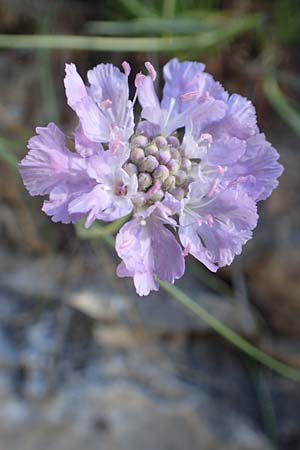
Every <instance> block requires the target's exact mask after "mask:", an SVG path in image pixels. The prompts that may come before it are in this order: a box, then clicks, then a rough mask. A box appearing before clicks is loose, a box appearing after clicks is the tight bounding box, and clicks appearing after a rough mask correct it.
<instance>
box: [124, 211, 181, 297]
mask: <svg viewBox="0 0 300 450" xmlns="http://www.w3.org/2000/svg"><path fill="white" fill-rule="evenodd" d="M116 250H117V253H118V255H119V257H120V258H121V259H122V260H123V261H122V263H121V265H120V266H119V270H118V275H119V276H132V277H133V280H134V284H135V287H136V290H137V293H138V294H139V295H148V294H149V292H150V291H151V290H157V289H158V284H157V279H161V280H163V281H168V282H170V283H174V281H175V280H176V279H178V278H180V277H181V276H182V275H183V273H184V269H185V264H184V256H183V253H182V249H181V247H180V245H179V244H178V242H177V241H176V239H175V237H174V235H173V234H172V233H171V232H170V231H169V230H168V229H167V228H165V226H164V225H163V222H162V220H161V217H160V216H159V215H158V216H156V214H155V212H154V213H153V214H151V215H150V216H149V217H146V218H140V217H138V218H135V219H133V220H131V221H130V222H127V223H126V224H125V225H124V226H123V227H122V228H121V230H120V231H119V233H118V234H117V238H116Z"/></svg>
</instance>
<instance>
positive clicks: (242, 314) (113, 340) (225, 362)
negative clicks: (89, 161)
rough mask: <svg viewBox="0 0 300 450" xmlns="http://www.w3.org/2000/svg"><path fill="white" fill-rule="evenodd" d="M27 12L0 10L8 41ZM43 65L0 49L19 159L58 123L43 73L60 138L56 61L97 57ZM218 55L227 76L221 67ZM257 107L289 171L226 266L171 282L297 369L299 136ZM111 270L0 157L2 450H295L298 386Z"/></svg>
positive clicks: (10, 133) (5, 118)
mask: <svg viewBox="0 0 300 450" xmlns="http://www.w3.org/2000/svg"><path fill="white" fill-rule="evenodd" d="M29 3H30V2H29ZM29 3H28V2H19V1H17V0H15V1H14V2H11V1H8V0H0V17H1V20H2V23H3V27H4V26H5V31H9V32H15V31H16V30H17V32H28V30H27V28H26V27H25V28H24V23H27V22H26V20H28V18H27V17H28V15H29V16H31V15H32V16H34V15H35V14H36V12H37V9H36V8H33V7H30V8H29V7H28V4H29ZM62 3H64V2H62ZM70 3H71V2H66V4H68V5H69V4H70ZM73 3H75V2H73ZM77 3H78V4H79V2H76V4H77ZM82 3H83V4H86V5H87V4H88V5H89V11H90V10H92V9H93V8H94V5H93V2H82ZM107 3H108V2H107ZM30 4H31V3H30ZM35 4H36V5H37V6H38V5H44V8H45V5H46V6H47V5H48V4H49V2H35ZM15 5H17V7H15ZM20 5H23V8H21V6H20ZM16 10H18V11H19V13H20V15H21V17H19V18H18V17H17V18H16V17H15V16H16V14H15V12H16ZM43 11H44V9H43ZM89 14H90V15H89V17H92V13H90V12H89ZM69 15H72V17H73V15H76V21H77V20H82V21H83V19H81V17H83V14H82V10H81V9H80V8H77V9H76V8H74V11H73V9H72V8H69V9H68V13H67V14H64V15H62V16H61V18H60V22H59V24H60V26H61V29H62V31H64V32H69V31H70V30H72V28H71V26H69V28H68V27H66V24H65V23H66V22H68V20H69ZM72 20H73V19H72ZM23 22H24V23H23ZM74 23H77V22H74ZM63 24H64V26H63ZM29 29H30V30H31V28H30V27H29ZM77 29H80V28H79V27H77V28H76V30H77ZM24 30H25V31H24ZM74 30H75V28H74V27H73V32H74ZM76 32H77V31H76ZM102 56H103V55H102ZM123 56H124V55H123ZM123 56H122V58H123V59H124V57H123ZM48 57H49V54H46V56H45V54H43V55H41V54H39V53H36V54H35V53H32V52H29V51H23V52H18V51H4V52H2V53H1V55H0V80H1V82H2V84H1V86H2V88H1V102H0V116H1V117H0V135H1V137H2V136H3V137H5V138H6V139H8V140H10V141H11V142H13V149H14V151H16V154H17V156H18V157H21V156H22V155H24V153H25V148H24V147H25V146H24V142H25V141H26V139H27V138H28V137H29V135H30V134H32V133H33V128H34V126H35V125H36V124H39V125H41V124H45V123H46V122H47V121H50V120H55V110H56V108H55V105H54V106H53V103H51V101H49V98H50V100H51V95H50V94H51V93H50V94H49V91H50V88H49V89H48V84H47V83H49V79H48V78H46V79H45V73H46V69H45V72H43V68H44V67H46V65H47V64H48V65H49V64H50V68H51V71H52V75H53V76H54V94H55V95H54V97H55V96H56V99H57V100H58V102H57V103H58V104H57V105H56V106H58V109H57V110H58V112H59V115H58V117H57V120H58V122H59V124H60V125H61V126H62V127H63V128H64V130H65V131H66V132H67V131H68V127H69V125H70V115H68V112H66V111H68V110H67V107H66V105H65V100H64V94H63V85H62V76H63V75H62V74H63V65H64V62H65V61H76V62H79V65H80V68H81V69H83V68H87V67H90V66H92V65H93V64H96V63H98V62H99V55H97V54H95V53H93V54H88V53H85V54H80V55H79V54H76V55H75V56H74V54H70V52H67V51H65V52H61V53H59V54H58V53H55V54H54V53H53V54H51V58H52V59H47V58H48ZM147 57H148V55H147ZM43 58H44V59H43ZM134 58H136V60H135V59H134ZM144 59H145V58H144V56H143V57H140V56H136V57H133V60H132V61H133V64H140V65H141V64H142V61H143V60H144ZM225 59H226V55H225ZM102 60H103V58H102ZM109 60H110V61H116V62H118V63H119V62H120V61H121V60H120V61H119V55H118V56H116V55H113V56H112V57H111V58H109ZM212 60H213V61H216V64H215V65H214V67H215V68H216V67H217V66H218V64H219V63H220V70H219V72H220V73H222V70H221V66H222V64H221V63H222V58H221V57H219V58H217V57H216V58H215V57H214V58H211V61H212ZM225 62H226V64H227V62H228V61H225ZM231 65H232V66H233V64H231ZM48 69H49V67H48ZM215 72H218V70H216V71H215ZM46 77H47V73H46ZM223 81H224V80H223ZM234 81H235V84H234V85H233V86H234V90H237V91H239V92H241V93H245V89H244V86H245V84H247V83H248V84H249V82H248V81H247V80H246V81H242V82H241V83H242V84H241V87H240V88H239V89H236V83H237V82H238V81H237V80H236V76H235V77H234ZM43 83H44V91H43ZM45 83H46V92H45ZM225 86H226V87H229V86H230V84H229V83H228V80H227V81H226V82H225ZM254 90H255V89H254V88H253V86H252V88H250V89H249V92H248V91H247V95H248V94H249V96H250V97H251V96H252V97H254V96H253V95H252V94H254ZM47 95H48V97H49V98H48V97H47ZM257 97H258V98H256V99H254V100H255V104H256V105H259V104H260V103H263V102H262V101H261V99H260V95H259V91H258V94H257ZM51 105H52V109H51V108H50V107H51ZM264 108H265V105H260V109H259V119H260V125H261V126H262V128H263V129H264V130H267V131H268V133H267V134H268V136H269V137H270V136H272V139H271V140H272V142H274V144H275V146H276V147H277V148H278V149H279V151H280V153H281V155H282V159H281V160H282V163H283V164H284V166H285V168H286V170H285V173H284V175H283V176H282V178H281V183H280V187H279V189H278V190H277V191H276V192H275V193H274V194H273V196H272V197H271V199H270V200H268V201H267V202H266V203H264V205H262V207H261V220H260V223H259V226H258V228H257V230H256V231H255V235H254V239H253V240H252V241H251V242H249V244H247V247H246V249H245V252H244V253H243V257H242V258H239V259H238V260H237V261H236V262H235V264H234V265H233V266H232V268H231V269H229V270H223V271H222V272H221V273H220V275H219V276H216V275H210V276H209V274H208V273H207V272H206V271H205V270H204V269H203V268H202V267H201V265H200V264H198V263H196V264H192V261H189V264H188V269H187V274H186V276H185V277H184V279H183V280H182V281H181V282H180V283H178V285H179V286H181V287H182V288H183V289H184V290H185V291H186V292H188V293H190V294H191V295H192V296H193V298H194V299H195V300H197V301H198V302H199V303H200V304H201V305H202V306H203V307H205V308H206V309H208V310H209V311H211V312H212V313H213V314H214V315H215V316H216V317H217V318H219V319H220V320H222V321H223V322H224V323H226V324H227V325H228V326H230V327H231V328H232V329H234V330H235V331H237V332H238V333H240V334H241V335H243V336H245V337H246V338H248V339H249V340H251V342H253V343H255V344H256V345H257V346H259V347H260V348H262V349H263V350H265V351H267V352H269V353H271V354H272V355H273V356H275V357H277V358H279V359H280V360H282V361H284V362H286V363H288V364H291V365H294V366H297V367H300V277H299V263H300V233H299V229H300V227H299V225H300V212H299V190H300V185H299V183H300V182H299V170H300V156H299V148H298V147H299V142H298V141H297V140H296V139H295V138H293V137H292V136H291V132H290V130H289V129H287V128H285V127H283V125H280V124H278V122H276V121H274V118H273V116H270V111H269V110H268V109H267V110H264ZM56 112H57V111H56ZM270 121H271V122H270ZM25 124H26V125H25ZM115 266H116V261H115V256H113V253H112V252H111V251H110V250H109V249H107V248H106V247H105V245H104V244H101V243H97V244H95V245H93V244H90V243H87V242H80V241H79V240H78V239H77V238H76V236H75V233H74V230H73V228H72V227H71V226H61V225H53V224H52V223H51V222H50V220H48V218H46V217H45V216H44V215H43V214H41V213H40V201H39V200H36V199H31V198H29V196H28V195H27V194H26V193H25V191H24V188H23V186H22V185H21V183H20V180H19V177H18V175H17V174H16V171H14V170H13V169H10V168H9V166H8V165H7V164H6V163H4V162H3V161H1V162H0V402H1V408H0V450H42V449H46V450H82V449H84V448H86V449H87V450H94V449H95V450H142V449H143V450H299V449H300V427H299V417H300V385H299V384H296V383H293V382H292V381H289V380H287V379H284V378H282V377H279V376H276V375H274V374H271V373H270V372H269V371H267V370H266V369H264V368H262V367H260V366H258V365H257V364H256V363H254V362H253V361H252V360H250V359H249V358H247V357H245V356H243V355H242V354H241V353H240V352H239V351H237V350H234V349H233V347H232V346H231V345H229V344H227V343H226V342H225V341H224V340H223V339H222V338H220V337H218V336H217V335H216V334H214V333H213V332H212V331H211V330H210V328H209V327H208V326H207V325H205V324H204V323H201V322H199V321H197V320H195V319H194V318H193V317H192V316H190V315H189V314H188V313H186V312H185V311H184V310H183V309H182V308H181V307H180V306H178V305H177V304H176V303H175V302H174V300H172V299H170V298H168V297H167V296H166V295H165V294H164V293H163V292H161V293H159V294H152V295H151V296H149V297H147V298H142V299H141V298H138V297H137V296H136V295H135V293H134V292H133V290H132V287H131V285H130V283H127V282H126V281H125V280H117V279H116V276H115Z"/></svg>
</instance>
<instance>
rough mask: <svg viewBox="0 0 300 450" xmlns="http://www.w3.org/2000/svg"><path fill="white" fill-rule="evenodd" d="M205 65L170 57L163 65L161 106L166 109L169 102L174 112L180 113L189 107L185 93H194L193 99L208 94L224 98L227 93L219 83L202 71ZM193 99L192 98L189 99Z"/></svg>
mask: <svg viewBox="0 0 300 450" xmlns="http://www.w3.org/2000/svg"><path fill="white" fill-rule="evenodd" d="M204 69H205V65H204V64H202V63H198V62H192V61H184V62H182V63H180V62H179V61H178V59H176V58H174V59H171V61H169V62H168V63H167V64H166V65H165V66H164V79H165V86H164V91H163V99H162V108H163V109H165V110H168V109H169V108H170V105H171V102H172V101H174V100H175V104H174V106H173V111H174V113H182V112H183V111H184V110H185V109H186V108H188V107H189V104H190V100H189V101H186V100H184V99H183V96H185V94H189V93H195V94H196V96H195V99H196V98H199V97H202V96H204V95H209V96H211V97H213V98H215V99H220V100H226V99H227V97H228V94H227V93H226V92H225V91H224V89H223V87H222V86H221V84H220V83H218V82H216V81H215V80H214V79H213V77H212V76H211V75H209V74H207V73H205V72H204ZM191 101H193V100H191Z"/></svg>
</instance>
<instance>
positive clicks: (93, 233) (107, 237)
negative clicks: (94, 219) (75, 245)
mask: <svg viewBox="0 0 300 450" xmlns="http://www.w3.org/2000/svg"><path fill="white" fill-rule="evenodd" d="M127 220H128V216H125V217H122V218H121V219H119V220H115V221H114V222H111V223H110V224H109V225H99V224H98V223H95V224H94V225H93V227H92V228H90V229H88V230H87V229H86V228H84V225H83V222H79V223H77V224H76V225H75V229H76V232H77V234H78V236H79V237H80V238H81V239H98V238H101V239H103V240H104V241H106V242H107V243H108V244H111V245H112V246H114V243H115V241H114V238H113V236H112V234H113V233H116V232H117V231H119V229H120V228H121V226H122V225H123V224H124V223H125V222H127Z"/></svg>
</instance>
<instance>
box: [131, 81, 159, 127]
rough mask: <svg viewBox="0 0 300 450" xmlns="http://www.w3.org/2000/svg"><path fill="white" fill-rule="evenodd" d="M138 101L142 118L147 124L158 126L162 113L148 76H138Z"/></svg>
mask: <svg viewBox="0 0 300 450" xmlns="http://www.w3.org/2000/svg"><path fill="white" fill-rule="evenodd" d="M136 85H137V88H136V89H137V93H138V99H139V102H140V104H141V106H142V117H143V118H144V119H147V120H149V122H151V123H154V124H157V125H160V124H161V121H162V111H161V108H160V104H159V100H158V98H157V95H156V92H155V89H154V84H153V81H152V79H151V77H150V76H145V75H140V76H139V77H138V78H137V82H136Z"/></svg>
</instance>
